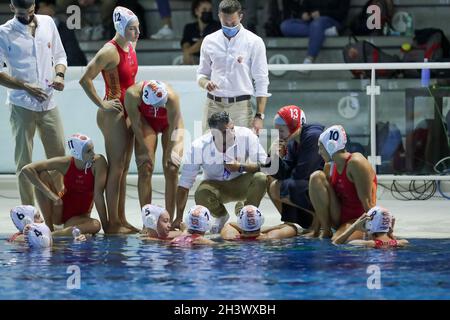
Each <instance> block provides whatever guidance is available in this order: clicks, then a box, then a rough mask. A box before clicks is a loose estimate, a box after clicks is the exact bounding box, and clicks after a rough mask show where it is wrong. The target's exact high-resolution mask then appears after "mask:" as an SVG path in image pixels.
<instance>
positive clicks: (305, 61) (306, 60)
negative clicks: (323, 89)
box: [298, 57, 314, 74]
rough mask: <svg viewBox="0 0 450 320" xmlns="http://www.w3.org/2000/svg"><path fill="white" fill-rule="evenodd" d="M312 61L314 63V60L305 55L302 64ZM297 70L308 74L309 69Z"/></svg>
mask: <svg viewBox="0 0 450 320" xmlns="http://www.w3.org/2000/svg"><path fill="white" fill-rule="evenodd" d="M312 63H314V61H313V60H311V59H310V58H308V57H306V58H305V60H303V64H312ZM298 72H300V73H303V74H309V73H310V72H311V70H298Z"/></svg>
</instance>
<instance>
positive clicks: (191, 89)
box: [0, 63, 450, 180]
mask: <svg viewBox="0 0 450 320" xmlns="http://www.w3.org/2000/svg"><path fill="white" fill-rule="evenodd" d="M423 68H426V69H450V63H375V64H370V63H367V64H309V65H304V64H289V65H287V64H286V65H269V70H270V71H299V70H311V71H336V70H370V71H371V81H370V84H369V85H368V86H367V87H366V93H367V95H369V96H370V156H369V160H370V161H371V163H372V165H373V166H374V167H375V166H376V165H377V164H379V161H380V157H378V155H377V154H376V120H377V119H376V110H377V105H376V102H377V100H376V96H377V95H379V94H380V87H379V86H377V85H376V81H377V79H376V73H375V71H376V70H380V69H381V70H387V69H395V70H406V69H423ZM84 69H85V68H84V67H71V68H69V70H68V72H67V76H66V90H65V91H64V92H62V93H56V100H57V103H58V105H59V106H60V110H61V113H62V116H63V123H64V129H65V131H66V132H65V134H66V135H67V134H69V133H73V132H72V131H74V130H76V131H82V132H85V133H87V134H90V135H91V136H93V138H94V139H95V140H94V141H99V140H102V136H101V134H100V132H99V130H97V126H96V124H95V117H96V116H95V114H96V108H95V107H94V106H93V104H92V103H91V102H90V100H89V99H88V98H87V96H86V95H85V94H84V92H83V90H82V89H81V87H80V86H79V84H78V80H79V79H80V77H81V75H82V74H83V72H84ZM196 70H197V67H196V66H144V67H140V68H139V73H138V76H137V81H141V80H144V79H159V80H164V81H168V82H170V83H171V84H172V85H173V86H174V88H175V90H177V91H178V92H179V93H180V95H181V97H182V99H184V101H185V102H186V104H187V105H188V107H186V106H184V107H183V106H182V107H183V108H184V110H183V108H182V111H183V117H185V124H186V127H187V129H190V128H189V125H190V123H191V122H192V123H193V122H194V121H200V119H201V116H200V115H201V113H202V112H203V111H201V112H192V110H193V109H192V108H194V107H202V106H203V104H204V99H205V93H204V91H203V90H202V89H200V88H199V87H198V86H197V85H196V83H195V78H196V74H195V73H196ZM96 80H97V81H95V83H94V84H95V86H96V88H97V90H98V92H99V93H100V94H101V93H102V90H104V84H103V81H102V79H101V76H99V78H97V79H96ZM449 90H450V89H449ZM4 96H5V90H4V89H0V101H4V100H5V97H4ZM81 117H82V119H83V120H80V119H81ZM8 119H9V116H8V114H7V109H6V108H0V133H1V137H2V138H1V139H2V142H1V144H0V154H1V156H0V159H1V163H0V172H14V169H13V168H14V165H13V147H12V145H13V140H12V137H11V133H10V125H9V123H8ZM2 121H3V122H2ZM192 126H193V125H192ZM37 147H38V148H40V146H39V145H37ZM159 149H160V148H158V153H159V152H160V150H159ZM96 150H97V152H99V153H104V149H103V146H102V144H101V143H98V144H96ZM43 157H44V156H43V152H42V151H39V156H38V157H36V156H35V157H34V159H35V160H37V159H39V158H43ZM155 169H156V171H155V172H160V171H162V170H161V167H160V166H159V165H158V164H157V167H156V168H155ZM135 170H136V168H135V166H134V164H133V163H132V164H131V168H130V172H133V171H135ZM380 177H381V178H382V179H384V178H386V179H388V178H389V179H392V180H393V179H396V180H424V179H425V180H450V176H448V175H447V176H439V175H436V176H434V175H431V176H426V177H425V176H421V175H400V176H397V175H395V176H394V175H385V177H384V178H383V175H380Z"/></svg>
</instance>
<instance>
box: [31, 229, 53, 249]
mask: <svg viewBox="0 0 450 320" xmlns="http://www.w3.org/2000/svg"><path fill="white" fill-rule="evenodd" d="M25 239H26V242H27V243H28V246H29V247H30V248H35V249H37V248H49V247H51V246H52V232H51V231H50V229H49V228H48V227H47V225H46V224H45V223H33V224H32V225H31V228H30V230H29V232H28V235H27V236H26V237H25Z"/></svg>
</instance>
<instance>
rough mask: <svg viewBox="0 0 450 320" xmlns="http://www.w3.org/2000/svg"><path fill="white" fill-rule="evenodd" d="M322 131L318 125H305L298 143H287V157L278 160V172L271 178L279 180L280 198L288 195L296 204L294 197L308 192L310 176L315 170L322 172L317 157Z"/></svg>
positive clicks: (321, 160)
mask: <svg viewBox="0 0 450 320" xmlns="http://www.w3.org/2000/svg"><path fill="white" fill-rule="evenodd" d="M323 130H324V126H322V125H320V124H305V125H304V126H303V128H302V133H301V135H300V142H298V141H297V139H295V140H294V139H292V140H290V141H289V142H288V145H287V149H288V151H287V155H286V156H285V157H284V158H283V159H280V163H279V170H278V172H277V174H276V175H274V176H273V177H274V178H275V179H277V180H281V190H280V196H281V197H286V196H288V195H290V198H291V200H292V201H293V202H294V203H297V201H295V200H296V199H295V198H297V197H296V196H295V195H298V194H302V193H305V192H308V185H309V177H310V176H311V174H312V173H313V172H314V171H316V170H323V166H324V161H323V159H322V157H321V156H320V155H319V148H318V145H317V143H318V141H319V136H320V134H321V133H322V132H323ZM299 200H300V199H299ZM300 202H303V201H300ZM298 204H299V205H300V204H301V203H298Z"/></svg>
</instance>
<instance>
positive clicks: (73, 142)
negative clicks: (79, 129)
mask: <svg viewBox="0 0 450 320" xmlns="http://www.w3.org/2000/svg"><path fill="white" fill-rule="evenodd" d="M89 143H92V140H91V138H89V137H88V136H86V135H84V134H81V133H76V134H73V135H71V136H70V137H69V139H67V145H68V146H69V151H70V154H71V155H72V157H74V158H75V159H77V160H80V161H83V151H84V148H85V147H86V145H87V144H89Z"/></svg>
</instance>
